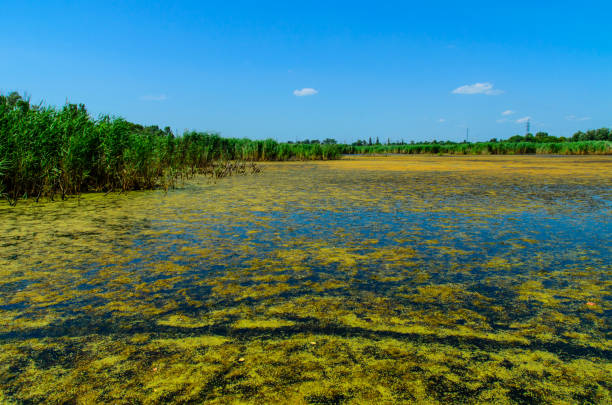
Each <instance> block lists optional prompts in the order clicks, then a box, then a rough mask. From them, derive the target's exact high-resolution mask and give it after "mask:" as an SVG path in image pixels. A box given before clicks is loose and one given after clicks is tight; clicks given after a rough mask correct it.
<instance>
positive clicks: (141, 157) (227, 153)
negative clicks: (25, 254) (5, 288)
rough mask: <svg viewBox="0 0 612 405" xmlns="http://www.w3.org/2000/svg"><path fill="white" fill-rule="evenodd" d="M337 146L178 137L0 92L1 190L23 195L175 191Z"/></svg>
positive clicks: (333, 154)
mask: <svg viewBox="0 0 612 405" xmlns="http://www.w3.org/2000/svg"><path fill="white" fill-rule="evenodd" d="M338 156H339V148H338V147H337V146H335V145H289V144H281V143H278V142H276V141H274V140H263V141H252V140H249V139H228V138H221V137H220V136H218V135H216V134H210V133H201V132H186V133H184V134H183V135H182V136H175V135H174V134H173V133H172V131H171V130H170V128H166V129H164V130H162V129H160V128H158V127H157V126H153V127H143V126H141V125H137V124H133V123H130V122H128V121H126V120H124V119H121V118H112V117H109V116H102V117H100V118H99V119H94V118H92V117H91V116H90V115H89V113H88V112H87V110H86V108H85V106H84V105H82V104H81V105H75V104H67V105H65V106H64V107H63V108H61V109H57V108H53V107H43V106H36V105H32V104H31V103H30V102H29V101H28V100H24V99H22V98H21V97H20V96H19V95H18V94H16V93H11V94H10V95H8V96H2V95H0V193H1V195H2V196H3V197H4V198H7V199H8V200H9V201H10V202H11V203H13V204H14V203H15V202H16V201H17V200H19V199H20V198H27V197H33V198H36V199H38V198H40V197H48V198H53V197H55V196H61V197H64V196H66V195H74V194H78V193H81V192H85V191H114V190H122V191H126V190H136V189H149V188H155V187H160V186H161V187H168V186H172V185H173V184H174V182H175V180H176V179H177V178H180V177H182V176H188V175H192V174H194V173H211V174H217V175H218V174H227V173H228V172H231V171H233V170H244V169H245V165H235V164H224V163H219V162H228V161H243V162H244V161H262V160H290V159H301V160H306V159H333V158H337V157H338Z"/></svg>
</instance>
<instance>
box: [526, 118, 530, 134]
mask: <svg viewBox="0 0 612 405" xmlns="http://www.w3.org/2000/svg"><path fill="white" fill-rule="evenodd" d="M530 124H531V123H530V122H529V120H527V123H526V124H525V127H526V129H527V132H525V133H526V134H528V133H529V128H530Z"/></svg>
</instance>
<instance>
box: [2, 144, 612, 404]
mask: <svg viewBox="0 0 612 405" xmlns="http://www.w3.org/2000/svg"><path fill="white" fill-rule="evenodd" d="M611 241H612V157H609V156H599V157H592V156H590V157H589V156H566V157H558V156H537V157H525V156H486V157H485V156H482V157H480V156H479V157H445V156H440V157H437V156H435V157H431V156H430V157H427V156H417V157H415V156H408V157H397V156H388V157H370V158H361V157H345V158H344V159H342V160H340V161H329V162H289V163H269V164H264V165H263V170H262V172H261V173H260V174H257V175H252V176H236V177H232V178H226V179H223V180H221V181H218V182H216V183H213V182H210V181H209V180H207V179H194V180H192V181H189V182H187V183H186V184H184V186H182V187H181V188H180V189H177V190H173V191H169V192H168V193H164V192H163V191H149V192H131V193H128V194H119V195H116V194H109V195H100V194H91V195H83V196H81V197H80V198H72V199H69V200H67V201H60V202H57V201H56V202H42V203H33V202H20V203H19V204H18V205H17V206H16V207H9V206H8V205H7V204H5V203H2V205H0V249H1V250H0V403H7V404H13V403H15V404H29V403H50V404H60V403H76V404H92V403H113V404H124V403H125V404H141V403H142V404H149V403H211V404H215V403H219V404H221V403H223V404H225V403H260V404H268V403H288V404H309V403H312V404H361V403H379V404H392V403H440V404H446V403H462V404H465V403H468V404H469V403H495V404H504V403H517V404H534V403H559V404H560V403H602V404H604V403H606V404H609V403H612V393H611V392H612V329H611V323H612V319H611V315H612V300H611V294H612V288H611V287H612V278H611V275H612V243H611Z"/></svg>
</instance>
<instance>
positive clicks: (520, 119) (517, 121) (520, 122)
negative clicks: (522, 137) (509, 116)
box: [516, 117, 531, 124]
mask: <svg viewBox="0 0 612 405" xmlns="http://www.w3.org/2000/svg"><path fill="white" fill-rule="evenodd" d="M530 119H531V117H523V118H519V119H518V120H516V123H517V124H524V123H526V122H527V121H529V120H530Z"/></svg>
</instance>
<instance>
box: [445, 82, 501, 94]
mask: <svg viewBox="0 0 612 405" xmlns="http://www.w3.org/2000/svg"><path fill="white" fill-rule="evenodd" d="M452 93H453V94H486V95H487V96H495V95H497V94H502V93H503V91H502V90H499V89H495V88H493V83H489V82H485V83H474V84H466V85H465V86H461V87H457V88H456V89H455V90H453V91H452Z"/></svg>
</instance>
